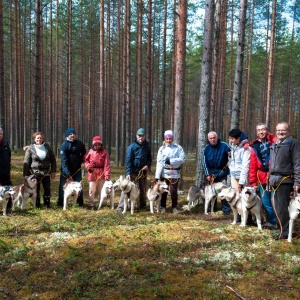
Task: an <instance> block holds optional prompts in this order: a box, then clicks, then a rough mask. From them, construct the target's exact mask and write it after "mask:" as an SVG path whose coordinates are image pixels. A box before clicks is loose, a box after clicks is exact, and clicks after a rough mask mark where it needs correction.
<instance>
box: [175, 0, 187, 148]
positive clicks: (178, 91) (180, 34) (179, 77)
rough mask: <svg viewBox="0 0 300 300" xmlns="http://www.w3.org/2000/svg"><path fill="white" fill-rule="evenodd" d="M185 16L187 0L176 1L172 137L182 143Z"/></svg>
mask: <svg viewBox="0 0 300 300" xmlns="http://www.w3.org/2000/svg"><path fill="white" fill-rule="evenodd" d="M186 18H187V0H179V1H178V18H177V39H176V43H177V46H176V71H175V73H176V80H175V109H174V139H175V141H176V142H177V143H178V144H180V145H182V143H183V127H184V123H183V118H184V96H185V94H184V93H185V64H186V62H185V59H186Z"/></svg>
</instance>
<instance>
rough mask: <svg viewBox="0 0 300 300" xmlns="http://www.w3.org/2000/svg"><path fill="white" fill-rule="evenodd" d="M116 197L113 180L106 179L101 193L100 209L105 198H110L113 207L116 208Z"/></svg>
mask: <svg viewBox="0 0 300 300" xmlns="http://www.w3.org/2000/svg"><path fill="white" fill-rule="evenodd" d="M114 198H115V190H114V184H113V182H112V181H111V180H106V181H104V184H103V187H102V189H101V193H100V201H99V207H98V210H99V209H100V208H101V206H102V203H103V201H104V199H109V200H110V206H111V209H114V204H115V203H114Z"/></svg>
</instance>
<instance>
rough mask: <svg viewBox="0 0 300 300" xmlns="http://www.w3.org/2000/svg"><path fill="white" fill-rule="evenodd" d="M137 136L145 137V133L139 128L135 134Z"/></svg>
mask: <svg viewBox="0 0 300 300" xmlns="http://www.w3.org/2000/svg"><path fill="white" fill-rule="evenodd" d="M136 134H137V135H145V134H146V131H145V129H144V128H140V129H139V130H138V131H137V132H136Z"/></svg>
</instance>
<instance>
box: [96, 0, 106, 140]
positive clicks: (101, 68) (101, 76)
mask: <svg viewBox="0 0 300 300" xmlns="http://www.w3.org/2000/svg"><path fill="white" fill-rule="evenodd" d="M99 56H100V63H99V87H100V91H99V92H100V94H99V97H100V99H99V104H100V109H99V113H100V117H99V118H98V122H99V126H98V128H97V129H98V131H99V132H101V134H102V138H105V133H104V130H103V129H104V124H103V122H104V95H105V93H104V89H105V84H104V82H105V75H104V63H105V61H104V0H100V49H99Z"/></svg>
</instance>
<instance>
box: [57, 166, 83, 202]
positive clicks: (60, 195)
mask: <svg viewBox="0 0 300 300" xmlns="http://www.w3.org/2000/svg"><path fill="white" fill-rule="evenodd" d="M72 178H73V180H74V181H76V182H80V181H81V180H82V174H81V171H80V170H79V172H77V173H76V174H75V175H73V176H72ZM67 179H68V178H66V177H65V176H64V175H63V174H60V178H59V190H58V200H57V206H63V204H64V188H63V187H64V185H65V183H66V181H67ZM77 203H78V205H79V206H83V192H82V191H81V193H80V194H79V196H78V198H77Z"/></svg>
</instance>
